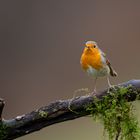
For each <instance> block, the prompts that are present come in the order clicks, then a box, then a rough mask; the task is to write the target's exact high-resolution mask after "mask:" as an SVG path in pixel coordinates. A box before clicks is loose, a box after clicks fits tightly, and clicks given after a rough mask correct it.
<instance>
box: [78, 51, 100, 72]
mask: <svg viewBox="0 0 140 140" xmlns="http://www.w3.org/2000/svg"><path fill="white" fill-rule="evenodd" d="M81 65H82V68H83V69H84V70H87V69H88V68H89V66H91V67H93V68H94V69H97V70H99V69H100V68H102V67H103V66H102V60H101V54H100V52H99V51H98V50H94V51H92V50H91V51H89V50H87V49H84V51H83V54H82V56H81Z"/></svg>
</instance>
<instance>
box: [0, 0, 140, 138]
mask: <svg viewBox="0 0 140 140" xmlns="http://www.w3.org/2000/svg"><path fill="white" fill-rule="evenodd" d="M87 40H94V41H97V42H98V45H99V47H100V48H101V49H102V50H103V51H104V52H105V53H106V54H107V56H108V58H109V59H110V61H111V63H112V65H113V67H114V68H115V69H116V71H117V72H118V74H119V76H118V78H115V79H114V78H111V81H112V84H117V83H120V82H124V81H127V80H130V79H136V78H137V79H138V78H139V77H140V72H139V71H140V61H139V58H140V56H139V53H140V1H138V0H133V1H132V0H116V1H114V0H1V1H0V97H2V98H4V99H5V101H6V106H5V109H4V114H3V116H4V118H5V119H9V118H13V117H15V116H17V115H21V114H24V113H27V112H30V111H32V110H34V109H36V108H39V107H41V106H44V105H47V104H49V103H50V102H52V101H55V100H57V99H67V98H72V96H73V93H74V91H75V90H77V89H80V88H89V89H91V90H92V89H93V80H92V78H89V77H88V76H87V75H86V73H84V72H83V71H82V70H81V67H80V64H79V60H80V56H81V53H82V50H83V48H84V43H85V41H87ZM105 87H107V81H106V79H105V78H103V79H100V80H99V81H98V90H101V89H103V88H105ZM102 131H103V129H102V127H101V125H100V124H99V123H94V122H93V121H92V119H91V118H89V117H84V118H80V119H77V120H73V121H69V122H65V123H61V124H56V125H53V126H50V127H48V128H45V129H43V130H41V131H39V132H37V133H33V134H31V135H28V136H25V137H23V138H19V140H31V139H34V140H38V139H41V140H85V139H87V140H93V139H94V140H102V139H103V137H102Z"/></svg>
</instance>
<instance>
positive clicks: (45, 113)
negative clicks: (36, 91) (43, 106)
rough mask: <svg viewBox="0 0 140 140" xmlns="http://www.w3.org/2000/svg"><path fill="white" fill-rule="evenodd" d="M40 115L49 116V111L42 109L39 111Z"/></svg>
mask: <svg viewBox="0 0 140 140" xmlns="http://www.w3.org/2000/svg"><path fill="white" fill-rule="evenodd" d="M39 116H41V117H43V118H47V117H48V113H47V112H45V111H42V110H40V111H39Z"/></svg>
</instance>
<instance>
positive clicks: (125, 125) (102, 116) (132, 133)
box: [86, 86, 140, 140]
mask: <svg viewBox="0 0 140 140" xmlns="http://www.w3.org/2000/svg"><path fill="white" fill-rule="evenodd" d="M128 94H132V88H131V86H128V87H116V88H115V89H113V90H111V91H110V92H109V95H107V96H104V97H103V99H102V100H99V99H97V98H95V97H94V103H92V104H90V105H89V106H87V107H86V110H87V111H89V112H90V114H91V115H92V117H93V118H94V119H98V120H100V121H101V122H102V123H103V125H104V131H105V132H106V133H107V134H108V136H109V140H114V139H115V140H118V139H120V140H138V139H140V129H139V126H138V121H137V119H136V117H135V115H134V106H133V104H132V102H128V98H129V96H126V95H128ZM136 95H137V93H136V91H135V96H136Z"/></svg>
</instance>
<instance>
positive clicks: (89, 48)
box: [85, 41, 99, 53]
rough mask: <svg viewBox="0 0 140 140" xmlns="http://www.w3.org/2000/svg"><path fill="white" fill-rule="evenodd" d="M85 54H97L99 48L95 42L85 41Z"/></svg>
mask: <svg viewBox="0 0 140 140" xmlns="http://www.w3.org/2000/svg"><path fill="white" fill-rule="evenodd" d="M85 45H86V47H85V52H87V53H88V52H89V53H90V52H91V53H99V48H98V46H97V43H96V42H95V41H87V42H86V43H85Z"/></svg>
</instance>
